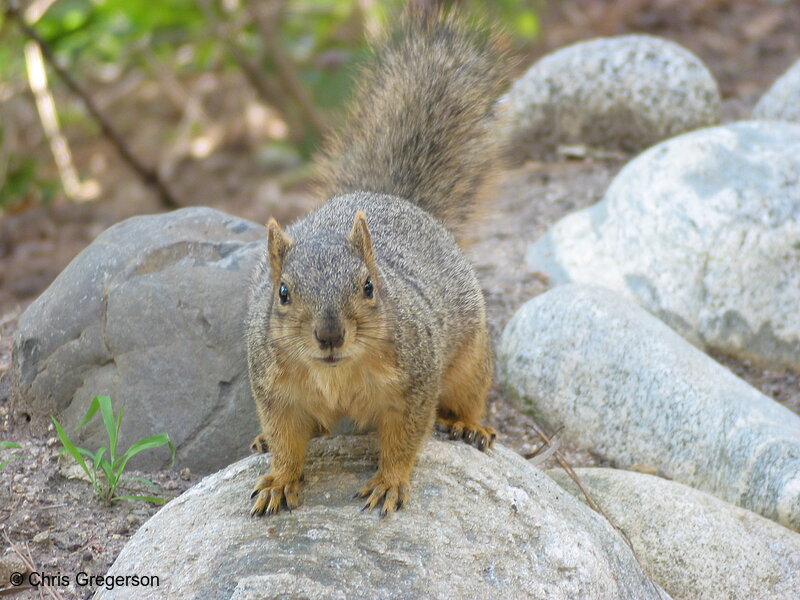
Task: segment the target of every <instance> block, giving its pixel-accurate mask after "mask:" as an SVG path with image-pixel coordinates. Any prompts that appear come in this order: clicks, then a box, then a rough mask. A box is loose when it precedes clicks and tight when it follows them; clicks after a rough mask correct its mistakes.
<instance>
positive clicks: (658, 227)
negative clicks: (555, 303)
mask: <svg viewBox="0 0 800 600" xmlns="http://www.w3.org/2000/svg"><path fill="white" fill-rule="evenodd" d="M527 261H528V266H529V267H530V268H531V269H532V270H536V271H542V272H544V273H546V274H547V275H548V276H549V277H550V278H551V280H552V281H553V282H554V283H556V284H559V283H564V282H567V281H574V282H578V283H590V284H599V285H602V286H605V287H608V288H610V289H613V290H615V291H617V292H620V293H622V294H623V295H625V296H627V297H628V298H632V299H634V300H636V301H637V302H639V303H640V304H641V305H642V306H644V307H645V308H646V309H647V310H649V311H650V312H651V313H653V314H654V315H656V316H658V317H659V318H661V319H662V320H663V321H664V322H666V323H667V324H668V325H669V326H670V327H672V328H673V329H675V330H676V331H677V332H678V333H680V334H681V335H683V336H684V337H685V338H687V339H688V340H690V341H691V342H692V343H694V344H696V345H698V346H701V347H706V348H711V349H715V350H718V351H720V352H723V353H726V354H730V355H732V356H736V357H738V358H739V359H742V360H751V361H754V362H756V363H759V364H761V365H763V366H766V367H771V368H782V367H791V368H794V369H800V125H794V124H790V123H773V122H765V121H752V122H742V123H736V124H733V125H726V126H722V127H715V128H712V129H705V130H702V131H696V132H693V133H688V134H686V135H683V136H680V137H678V138H675V139H672V140H669V141H666V142H664V143H662V144H659V145H658V146H655V147H654V148H651V149H650V150H648V151H646V152H644V153H643V154H641V155H640V156H638V157H637V158H635V159H634V160H632V161H631V162H630V163H629V164H628V165H626V166H625V168H624V169H622V171H620V173H619V174H618V175H617V176H616V178H615V179H614V181H613V182H612V183H611V185H610V186H609V188H608V191H607V192H606V194H605V197H604V198H603V200H602V201H601V202H599V203H598V204H596V205H594V206H591V207H589V208H587V209H584V210H581V211H579V212H577V213H573V214H572V215H569V216H567V217H565V218H563V219H562V220H561V221H559V222H558V223H556V225H554V226H553V227H552V228H551V229H550V231H548V233H547V234H546V235H544V236H543V237H542V238H540V239H539V240H538V241H537V242H536V243H535V244H533V245H532V246H531V247H530V249H529V251H528V254H527Z"/></svg>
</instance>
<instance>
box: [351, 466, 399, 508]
mask: <svg viewBox="0 0 800 600" xmlns="http://www.w3.org/2000/svg"><path fill="white" fill-rule="evenodd" d="M408 487H409V486H408V484H407V483H401V482H398V483H388V482H386V481H385V480H384V478H383V476H382V475H380V474H376V475H375V476H374V477H373V478H372V479H370V480H369V481H368V482H367V483H366V484H365V485H364V487H362V488H361V489H360V490H359V491H358V492H357V493H356V496H357V497H360V498H367V501H366V503H365V504H364V506H363V507H362V508H361V510H362V511H365V510H370V511H371V510H372V509H374V508H377V507H378V506H381V504H382V506H381V509H380V516H381V518H383V517H386V516H388V515H391V514H392V513H394V512H396V511H398V510H400V509H401V508H402V507H403V505H405V504H406V503H407V502H408Z"/></svg>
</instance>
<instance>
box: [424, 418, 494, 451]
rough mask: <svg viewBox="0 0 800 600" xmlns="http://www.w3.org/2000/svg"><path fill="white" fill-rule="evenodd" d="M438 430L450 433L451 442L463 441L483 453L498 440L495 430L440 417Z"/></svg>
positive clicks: (470, 422)
mask: <svg viewBox="0 0 800 600" xmlns="http://www.w3.org/2000/svg"><path fill="white" fill-rule="evenodd" d="M436 428H437V429H439V430H440V431H441V430H443V431H445V432H448V433H449V437H450V439H451V440H458V439H463V440H464V441H465V442H466V443H468V444H470V445H471V446H475V447H477V448H478V450H481V451H486V450H488V449H489V448H491V447H492V446H493V445H494V441H495V440H496V439H497V432H496V431H495V430H494V428H492V427H489V426H488V425H481V424H480V423H476V422H474V421H459V420H457V419H450V418H446V417H441V416H440V417H438V418H437V420H436Z"/></svg>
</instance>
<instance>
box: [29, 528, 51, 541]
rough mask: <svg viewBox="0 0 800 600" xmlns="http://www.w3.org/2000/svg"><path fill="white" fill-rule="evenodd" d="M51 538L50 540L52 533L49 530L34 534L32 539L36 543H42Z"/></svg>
mask: <svg viewBox="0 0 800 600" xmlns="http://www.w3.org/2000/svg"><path fill="white" fill-rule="evenodd" d="M49 540H50V534H49V533H48V532H47V531H40V532H39V533H37V534H36V535H35V536H33V540H32V541H33V543H34V544H41V543H43V542H47V541H49Z"/></svg>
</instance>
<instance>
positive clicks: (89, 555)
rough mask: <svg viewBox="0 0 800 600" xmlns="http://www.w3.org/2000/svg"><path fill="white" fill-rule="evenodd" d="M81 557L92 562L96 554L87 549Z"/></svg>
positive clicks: (84, 560)
mask: <svg viewBox="0 0 800 600" xmlns="http://www.w3.org/2000/svg"><path fill="white" fill-rule="evenodd" d="M81 559H82V560H83V562H91V561H93V560H94V554H93V553H92V551H91V550H87V551H86V552H84V553H83V556H82V557H81Z"/></svg>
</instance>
